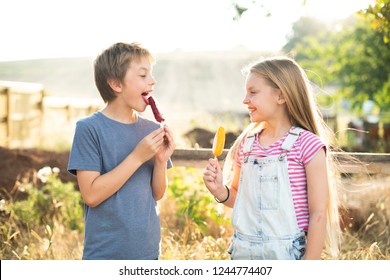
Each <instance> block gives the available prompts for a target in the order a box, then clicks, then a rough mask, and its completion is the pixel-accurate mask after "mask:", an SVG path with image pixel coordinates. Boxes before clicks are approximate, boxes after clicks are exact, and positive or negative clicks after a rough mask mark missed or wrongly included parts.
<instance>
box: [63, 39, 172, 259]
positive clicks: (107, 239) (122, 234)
mask: <svg viewBox="0 0 390 280" xmlns="http://www.w3.org/2000/svg"><path fill="white" fill-rule="evenodd" d="M153 64H154V58H153V57H152V55H151V54H150V53H149V51H148V50H147V49H145V48H143V47H142V46H141V45H140V44H137V43H132V44H125V43H116V44H114V45H112V46H110V47H109V48H108V49H106V50H105V51H103V52H102V53H101V54H100V55H99V56H98V57H97V58H96V60H95V63H94V70H95V83H96V86H97V88H98V90H99V92H100V95H101V97H102V98H103V100H104V102H105V103H106V106H105V107H104V108H103V109H102V110H101V111H99V112H96V113H94V114H92V115H91V116H89V117H86V118H84V119H81V120H79V121H78V122H77V126H76V131H75V135H74V139H73V144H72V149H71V153H70V158H69V165H68V170H69V172H70V173H72V174H73V175H76V176H77V182H78V185H79V188H80V192H81V196H82V198H83V200H84V202H85V207H84V220H85V233H84V236H85V239H84V252H83V259H94V260H97V259H127V260H130V259H138V260H139V259H158V256H159V251H160V240H161V233H160V218H159V214H158V210H157V203H156V201H158V200H159V199H161V198H162V197H163V195H164V192H165V190H166V187H167V168H170V167H171V166H172V163H171V161H170V156H171V155H172V153H173V150H174V148H175V142H174V139H173V135H172V132H171V131H170V130H169V128H168V127H167V126H164V127H160V125H159V124H158V123H156V122H154V121H150V120H147V119H145V118H144V117H142V116H141V115H139V114H138V113H137V112H143V111H145V109H146V106H147V104H146V98H145V96H148V95H151V94H152V92H153V86H154V85H155V83H156V81H155V79H154V77H153V76H152V65H153Z"/></svg>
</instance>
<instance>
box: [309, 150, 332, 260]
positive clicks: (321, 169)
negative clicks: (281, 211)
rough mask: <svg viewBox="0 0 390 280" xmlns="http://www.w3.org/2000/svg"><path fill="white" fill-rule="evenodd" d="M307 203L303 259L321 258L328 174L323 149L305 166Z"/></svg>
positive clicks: (326, 206) (326, 205) (324, 229)
mask: <svg viewBox="0 0 390 280" xmlns="http://www.w3.org/2000/svg"><path fill="white" fill-rule="evenodd" d="M306 177H307V193H308V204H309V229H308V233H307V247H306V253H305V256H304V259H306V260H310V259H315V260H319V259H321V253H322V249H323V247H324V241H325V232H326V223H327V218H326V217H327V208H328V195H329V193H328V174H327V167H326V154H325V150H324V149H321V150H320V151H319V152H318V153H317V155H315V156H314V158H313V159H312V160H311V161H310V162H309V163H308V165H307V166H306Z"/></svg>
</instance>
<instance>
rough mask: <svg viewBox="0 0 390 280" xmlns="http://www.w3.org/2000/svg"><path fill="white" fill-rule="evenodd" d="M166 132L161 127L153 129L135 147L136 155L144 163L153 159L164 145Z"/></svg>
mask: <svg viewBox="0 0 390 280" xmlns="http://www.w3.org/2000/svg"><path fill="white" fill-rule="evenodd" d="M165 134H166V133H165V131H164V129H163V128H161V127H160V128H158V129H156V130H155V131H152V132H151V133H150V134H148V135H147V136H145V138H144V139H142V140H141V142H139V143H138V145H137V146H136V147H135V149H134V151H133V153H134V156H135V157H136V158H137V159H139V160H140V161H141V162H142V163H143V162H146V161H148V160H149V159H151V158H152V157H153V156H154V155H156V153H157V152H158V151H159V150H161V147H162V146H163V145H164V136H165Z"/></svg>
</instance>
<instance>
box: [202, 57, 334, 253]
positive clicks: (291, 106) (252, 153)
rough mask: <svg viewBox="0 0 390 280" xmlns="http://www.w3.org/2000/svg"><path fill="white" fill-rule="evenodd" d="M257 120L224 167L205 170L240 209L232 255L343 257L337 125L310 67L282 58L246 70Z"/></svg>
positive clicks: (248, 100) (212, 185) (218, 195)
mask: <svg viewBox="0 0 390 280" xmlns="http://www.w3.org/2000/svg"><path fill="white" fill-rule="evenodd" d="M246 73H247V75H246V95H245V99H244V101H243V103H244V104H245V105H246V106H247V107H248V111H249V115H250V120H251V124H250V125H249V126H248V127H247V128H246V129H245V130H244V131H243V132H242V134H241V135H240V136H239V137H238V138H237V140H236V141H235V143H234V144H233V146H232V148H231V149H230V150H229V153H228V155H227V158H226V162H225V166H224V171H223V174H222V170H221V168H220V166H219V164H218V161H217V160H216V159H210V160H209V162H208V164H207V166H206V170H205V171H204V174H203V180H204V183H205V185H206V187H207V188H208V189H209V191H210V192H211V194H212V195H214V197H215V199H216V201H217V202H219V203H223V204H225V205H226V206H228V207H233V213H232V218H231V221H232V225H233V227H234V230H235V231H234V235H233V238H232V244H231V246H230V248H229V250H228V252H229V253H230V255H231V258H232V259H320V257H321V253H322V249H323V246H324V244H325V245H326V248H327V249H329V252H330V254H332V255H336V254H337V252H338V243H339V236H340V230H339V218H338V203H337V197H336V192H335V190H334V188H333V183H332V179H333V178H334V177H333V175H332V170H331V167H332V164H331V162H332V159H331V154H330V153H329V151H328V145H329V142H328V141H327V139H328V138H327V133H329V129H328V128H327V126H326V125H325V123H324V122H323V120H322V118H321V116H320V114H319V112H318V110H317V107H316V104H315V102H314V100H313V97H312V96H311V94H310V92H309V82H308V79H307V77H306V74H305V72H304V71H303V70H302V68H301V67H300V66H299V65H298V64H297V63H296V62H295V61H293V60H292V59H289V58H287V57H275V58H271V59H266V60H263V61H260V62H257V63H255V64H254V65H252V66H251V67H249V71H246Z"/></svg>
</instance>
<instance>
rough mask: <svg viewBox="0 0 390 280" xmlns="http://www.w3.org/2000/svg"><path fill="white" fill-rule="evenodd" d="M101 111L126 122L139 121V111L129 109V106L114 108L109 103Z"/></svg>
mask: <svg viewBox="0 0 390 280" xmlns="http://www.w3.org/2000/svg"><path fill="white" fill-rule="evenodd" d="M101 113H102V114H103V115H105V116H106V117H107V118H110V119H112V120H115V121H117V122H121V123H125V124H131V123H135V122H136V121H137V112H136V111H135V110H133V109H130V110H129V108H122V109H121V108H116V107H115V108H114V107H112V106H110V104H107V106H106V107H104V108H103V109H102V110H101Z"/></svg>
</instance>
